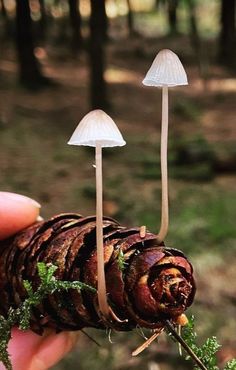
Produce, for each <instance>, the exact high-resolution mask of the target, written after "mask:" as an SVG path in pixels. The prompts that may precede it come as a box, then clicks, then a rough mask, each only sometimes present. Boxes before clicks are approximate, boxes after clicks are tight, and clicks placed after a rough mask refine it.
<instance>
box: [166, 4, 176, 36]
mask: <svg viewBox="0 0 236 370" xmlns="http://www.w3.org/2000/svg"><path fill="white" fill-rule="evenodd" d="M167 7H168V21H169V29H170V34H172V35H175V34H176V33H177V32H178V27H177V7H178V0H168V3H167Z"/></svg>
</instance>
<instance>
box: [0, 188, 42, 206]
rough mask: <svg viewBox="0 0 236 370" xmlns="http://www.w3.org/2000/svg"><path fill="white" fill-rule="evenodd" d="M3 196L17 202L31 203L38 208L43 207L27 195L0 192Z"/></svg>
mask: <svg viewBox="0 0 236 370" xmlns="http://www.w3.org/2000/svg"><path fill="white" fill-rule="evenodd" d="M0 193H1V195H2V196H3V197H5V198H6V199H9V200H13V201H15V202H21V203H28V204H29V203H30V204H32V205H33V206H34V207H36V208H41V205H40V204H39V203H38V202H36V200H34V199H31V198H29V197H27V196H25V195H21V194H16V193H9V192H7V191H6V192H0Z"/></svg>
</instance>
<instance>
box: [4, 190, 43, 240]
mask: <svg viewBox="0 0 236 370" xmlns="http://www.w3.org/2000/svg"><path fill="white" fill-rule="evenodd" d="M39 210H40V204H39V203H38V202H36V201H35V200H33V199H31V198H28V197H26V196H24V195H20V194H15V193H9V192H3V191H2V192H0V240H1V239H5V238H7V237H9V236H11V235H14V234H15V233H17V232H18V231H20V230H22V229H24V228H25V227H27V226H29V225H31V224H32V223H34V222H35V221H36V219H37V217H38V215H39Z"/></svg>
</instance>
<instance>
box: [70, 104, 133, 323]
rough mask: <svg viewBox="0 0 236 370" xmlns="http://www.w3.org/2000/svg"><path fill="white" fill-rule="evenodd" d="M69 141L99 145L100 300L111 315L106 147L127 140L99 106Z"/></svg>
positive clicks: (98, 227)
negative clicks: (105, 239) (105, 242)
mask: <svg viewBox="0 0 236 370" xmlns="http://www.w3.org/2000/svg"><path fill="white" fill-rule="evenodd" d="M68 144H70V145H85V146H92V147H95V168H96V241H97V271H98V304H99V308H100V311H101V313H102V314H103V316H104V317H106V318H109V313H110V312H111V310H110V307H109V305H108V303H107V296H106V282H105V271H104V251H103V205H102V202H103V190H102V187H103V186H102V148H104V147H114V146H123V145H125V144H126V142H125V141H124V139H123V137H122V135H121V133H120V131H119V129H118V127H117V126H116V124H115V122H114V121H113V120H112V119H111V117H109V116H108V115H107V114H106V113H105V112H104V111H102V110H100V109H96V110H93V111H91V112H89V113H88V114H87V115H86V116H85V117H84V118H83V119H82V120H81V121H80V123H79V124H78V126H77V127H76V129H75V131H74V133H73V135H72V136H71V138H70V140H69V141H68Z"/></svg>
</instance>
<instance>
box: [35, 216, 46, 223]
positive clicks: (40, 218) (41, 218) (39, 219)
mask: <svg viewBox="0 0 236 370" xmlns="http://www.w3.org/2000/svg"><path fill="white" fill-rule="evenodd" d="M43 220H44V219H43V217H42V216H38V217H37V218H36V221H37V222H40V221H43Z"/></svg>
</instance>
